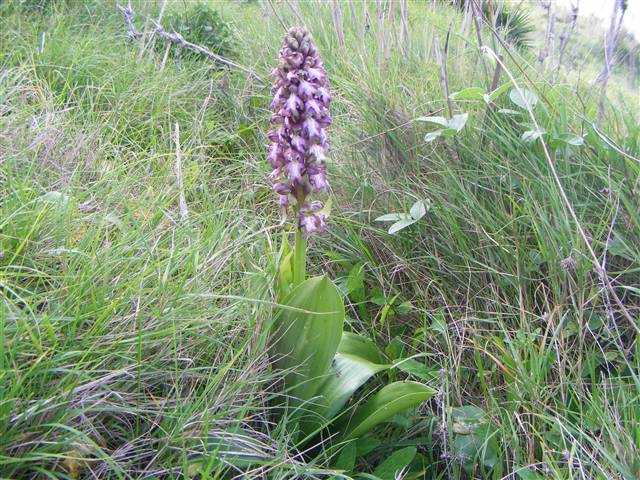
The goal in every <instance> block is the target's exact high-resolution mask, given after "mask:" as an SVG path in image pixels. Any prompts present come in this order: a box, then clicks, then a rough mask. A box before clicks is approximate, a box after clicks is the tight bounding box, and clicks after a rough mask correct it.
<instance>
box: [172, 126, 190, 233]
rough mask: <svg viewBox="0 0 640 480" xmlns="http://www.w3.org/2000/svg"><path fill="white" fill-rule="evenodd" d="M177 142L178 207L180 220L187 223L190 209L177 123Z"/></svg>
mask: <svg viewBox="0 0 640 480" xmlns="http://www.w3.org/2000/svg"><path fill="white" fill-rule="evenodd" d="M175 142H176V164H175V173H176V179H177V182H178V195H179V197H178V207H179V208H180V220H182V221H185V220H186V219H187V218H188V217H189V209H188V208H187V201H186V200H185V198H184V181H183V178H182V160H181V158H180V157H181V152H180V124H179V123H178V122H176V131H175Z"/></svg>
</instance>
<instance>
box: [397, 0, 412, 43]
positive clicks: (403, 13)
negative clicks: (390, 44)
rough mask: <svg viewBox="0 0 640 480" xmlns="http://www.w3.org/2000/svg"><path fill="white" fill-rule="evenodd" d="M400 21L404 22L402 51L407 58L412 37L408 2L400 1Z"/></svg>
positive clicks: (405, 0)
mask: <svg viewBox="0 0 640 480" xmlns="http://www.w3.org/2000/svg"><path fill="white" fill-rule="evenodd" d="M400 19H401V21H402V35H401V38H402V40H401V41H402V51H403V52H404V54H405V56H406V55H408V54H409V52H410V51H411V36H410V35H409V8H408V6H407V0H400Z"/></svg>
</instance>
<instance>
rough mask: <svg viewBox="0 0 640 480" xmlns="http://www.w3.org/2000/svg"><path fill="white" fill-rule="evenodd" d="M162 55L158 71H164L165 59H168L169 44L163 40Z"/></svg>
mask: <svg viewBox="0 0 640 480" xmlns="http://www.w3.org/2000/svg"><path fill="white" fill-rule="evenodd" d="M164 43H165V47H164V55H163V56H162V63H161V64H160V71H163V70H164V66H165V65H166V64H167V58H169V50H171V42H170V41H169V40H165V42H164Z"/></svg>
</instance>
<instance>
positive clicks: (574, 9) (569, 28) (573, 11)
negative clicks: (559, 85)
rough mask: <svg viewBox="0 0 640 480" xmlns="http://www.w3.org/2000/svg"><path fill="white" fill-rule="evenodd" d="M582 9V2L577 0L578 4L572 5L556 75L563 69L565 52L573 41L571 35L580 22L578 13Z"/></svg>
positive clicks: (562, 38)
mask: <svg viewBox="0 0 640 480" xmlns="http://www.w3.org/2000/svg"><path fill="white" fill-rule="evenodd" d="M579 8H580V0H576V3H575V4H574V3H571V22H570V23H569V25H568V26H567V27H565V29H564V30H563V32H562V33H561V34H560V47H559V50H558V66H557V70H556V73H557V72H558V71H559V70H560V68H561V67H562V59H563V58H564V51H565V50H566V48H567V45H568V44H569V40H570V39H571V35H573V31H574V30H575V28H576V23H577V22H578V12H579Z"/></svg>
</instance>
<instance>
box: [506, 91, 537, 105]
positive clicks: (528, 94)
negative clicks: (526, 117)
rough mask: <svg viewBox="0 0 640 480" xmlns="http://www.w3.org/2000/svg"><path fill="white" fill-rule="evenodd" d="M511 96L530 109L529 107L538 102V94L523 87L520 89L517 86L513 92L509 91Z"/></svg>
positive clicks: (517, 103)
mask: <svg viewBox="0 0 640 480" xmlns="http://www.w3.org/2000/svg"><path fill="white" fill-rule="evenodd" d="M521 92H522V93H521ZM509 98H510V99H511V101H512V102H513V103H515V104H516V105H517V106H519V107H520V108H522V109H524V110H528V109H529V108H532V109H533V108H534V107H535V106H536V104H537V103H538V97H537V96H536V94H535V93H533V92H532V91H530V90H527V89H525V88H521V89H520V90H518V89H517V88H514V89H512V90H511V92H509Z"/></svg>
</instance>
